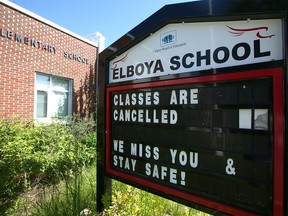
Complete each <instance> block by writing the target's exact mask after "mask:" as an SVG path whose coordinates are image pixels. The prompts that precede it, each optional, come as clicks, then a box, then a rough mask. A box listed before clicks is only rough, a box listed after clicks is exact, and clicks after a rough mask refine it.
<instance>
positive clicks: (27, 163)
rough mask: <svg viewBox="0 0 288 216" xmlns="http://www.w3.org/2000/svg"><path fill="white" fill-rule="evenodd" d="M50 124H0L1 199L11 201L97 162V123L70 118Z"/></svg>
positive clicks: (17, 121) (8, 121)
mask: <svg viewBox="0 0 288 216" xmlns="http://www.w3.org/2000/svg"><path fill="white" fill-rule="evenodd" d="M63 122H64V120H63V119H62V120H60V121H59V120H57V121H54V122H52V123H51V124H47V125H41V124H35V123H34V121H33V120H30V121H26V122H23V121H21V119H20V118H13V119H4V120H0V173H1V184H0V199H1V200H4V199H5V198H6V199H7V198H12V197H14V196H16V195H18V194H19V193H21V192H23V190H26V189H29V188H30V186H31V185H34V184H36V183H43V184H44V183H45V184H47V183H50V182H57V181H58V180H59V179H60V178H61V177H62V176H67V175H69V174H70V173H72V172H76V171H78V170H80V169H81V167H82V166H83V165H84V164H88V163H91V162H92V161H95V147H96V133H95V132H94V131H93V130H94V122H93V120H91V118H89V119H80V118H78V117H71V118H69V119H65V122H66V124H63Z"/></svg>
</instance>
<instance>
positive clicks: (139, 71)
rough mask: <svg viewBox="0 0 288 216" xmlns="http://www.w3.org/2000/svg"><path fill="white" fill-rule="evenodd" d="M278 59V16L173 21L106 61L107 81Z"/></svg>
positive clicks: (280, 43) (280, 45)
mask: <svg viewBox="0 0 288 216" xmlns="http://www.w3.org/2000/svg"><path fill="white" fill-rule="evenodd" d="M281 59H283V39H282V21H281V19H266V20H243V21H222V22H201V23H176V24H169V25H166V26H165V27H163V28H162V29H160V30H159V31H157V32H155V33H154V34H152V35H150V36H149V37H147V38H146V39H144V40H143V41H141V42H140V43H138V44H137V45H136V46H134V47H132V48H131V49H129V50H127V51H126V52H124V53H122V54H121V55H120V56H117V57H116V58H114V59H113V60H111V61H110V63H109V83H117V82H123V81H131V80H137V79H143V78H150V77H159V76H165V75H171V74H180V73H187V72H196V71H202V70H209V69H217V68H224V67H231V66H238V65H247V64H252V63H260V62H269V61H274V60H281Z"/></svg>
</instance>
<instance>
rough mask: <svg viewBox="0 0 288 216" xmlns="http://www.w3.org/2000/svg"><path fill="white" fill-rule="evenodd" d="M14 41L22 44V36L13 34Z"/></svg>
mask: <svg viewBox="0 0 288 216" xmlns="http://www.w3.org/2000/svg"><path fill="white" fill-rule="evenodd" d="M15 41H16V42H19V43H21V42H22V36H21V35H18V34H17V33H16V34H15Z"/></svg>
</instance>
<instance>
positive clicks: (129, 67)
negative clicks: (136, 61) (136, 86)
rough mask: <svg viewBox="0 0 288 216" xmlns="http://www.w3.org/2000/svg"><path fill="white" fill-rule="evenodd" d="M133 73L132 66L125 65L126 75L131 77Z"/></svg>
mask: <svg viewBox="0 0 288 216" xmlns="http://www.w3.org/2000/svg"><path fill="white" fill-rule="evenodd" d="M133 75H134V66H133V65H129V66H127V77H132V76H133Z"/></svg>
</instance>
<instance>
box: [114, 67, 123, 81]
mask: <svg viewBox="0 0 288 216" xmlns="http://www.w3.org/2000/svg"><path fill="white" fill-rule="evenodd" d="M121 69H122V68H121ZM114 79H119V68H115V69H113V80H114Z"/></svg>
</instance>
